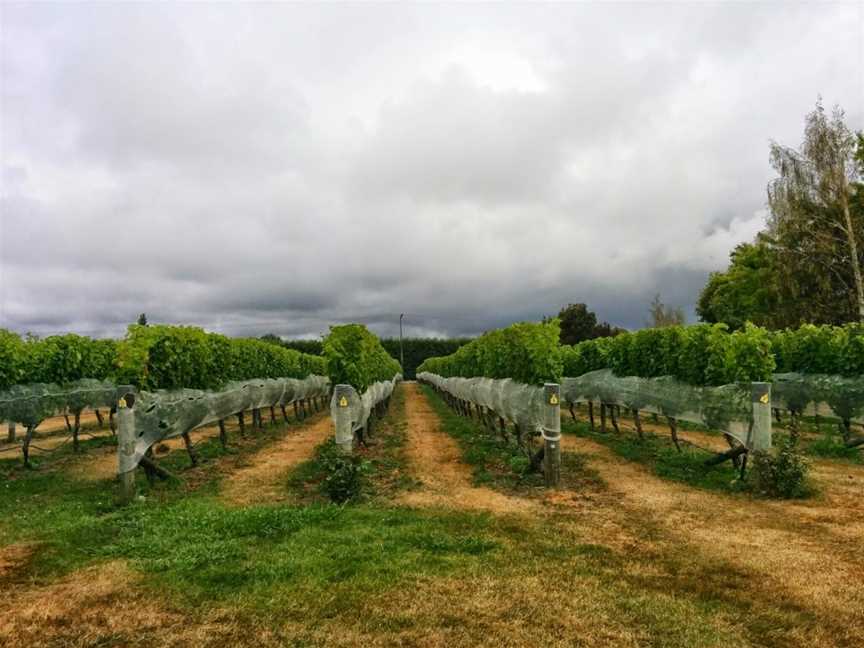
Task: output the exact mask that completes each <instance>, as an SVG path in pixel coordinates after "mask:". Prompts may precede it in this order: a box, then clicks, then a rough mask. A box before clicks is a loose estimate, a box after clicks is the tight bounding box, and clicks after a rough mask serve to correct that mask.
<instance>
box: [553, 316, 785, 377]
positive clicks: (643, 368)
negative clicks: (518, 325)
mask: <svg viewBox="0 0 864 648" xmlns="http://www.w3.org/2000/svg"><path fill="white" fill-rule="evenodd" d="M562 354H563V357H564V375H566V376H570V377H578V376H581V375H582V374H584V373H588V372H589V371H596V370H599V369H611V370H612V371H613V372H614V373H615V374H616V375H617V376H622V377H624V376H638V377H640V378H658V377H660V376H672V377H674V378H676V379H678V380H680V381H681V382H685V383H688V384H691V385H699V386H702V385H725V384H729V383H734V382H754V381H768V380H771V375H772V374H773V372H774V368H775V361H774V356H773V354H772V344H771V336H770V334H769V333H768V332H767V331H765V330H764V329H760V328H759V327H757V326H753V325H749V324H748V325H747V326H745V328H744V329H743V330H741V331H735V332H733V333H730V332H729V331H728V329H727V328H726V326H725V325H724V324H713V325H711V324H698V325H695V326H666V327H661V328H650V329H642V330H641V331H636V332H635V333H622V334H621V335H618V336H616V337H614V338H605V339H597V340H587V341H585V342H581V343H579V344H577V345H575V346H573V347H564V348H563V349H562Z"/></svg>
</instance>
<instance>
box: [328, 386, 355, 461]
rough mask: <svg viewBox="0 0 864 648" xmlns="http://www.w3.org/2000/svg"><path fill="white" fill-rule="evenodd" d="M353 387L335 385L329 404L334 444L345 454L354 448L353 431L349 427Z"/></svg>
mask: <svg viewBox="0 0 864 648" xmlns="http://www.w3.org/2000/svg"><path fill="white" fill-rule="evenodd" d="M353 397H354V389H353V387H351V385H336V388H335V389H334V390H333V400H332V404H331V405H330V415H331V416H332V417H333V424H334V425H335V427H336V445H337V446H339V449H340V450H342V452H343V453H345V454H351V452H352V450H353V449H354V431H353V430H352V429H351V407H350V404H351V399H352V398H353Z"/></svg>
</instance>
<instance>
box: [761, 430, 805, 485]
mask: <svg viewBox="0 0 864 648" xmlns="http://www.w3.org/2000/svg"><path fill="white" fill-rule="evenodd" d="M809 470H810V464H809V462H808V461H807V459H806V458H805V457H804V456H803V455H802V454H801V453H800V452H799V451H798V449H797V447H796V445H795V443H794V442H793V441H792V440H791V439H786V440H785V441H784V442H783V443H782V444H781V445H780V447H779V448H778V449H777V450H776V452H754V453H753V464H752V468H751V471H750V479H751V482H752V486H753V490H754V491H755V492H756V493H757V494H759V495H763V496H765V497H776V498H792V497H804V496H806V495H807V494H808V493H809V488H808V485H807V474H808V472H809Z"/></svg>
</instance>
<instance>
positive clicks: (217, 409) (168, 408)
mask: <svg viewBox="0 0 864 648" xmlns="http://www.w3.org/2000/svg"><path fill="white" fill-rule="evenodd" d="M329 389H330V381H329V380H328V379H327V378H324V377H322V376H309V377H308V378H302V379H298V378H278V379H261V380H246V381H243V382H233V383H229V384H228V385H226V387H225V388H224V389H220V390H219V391H201V390H197V389H178V390H171V391H161V390H160V391H154V392H141V393H139V394H136V395H135V401H134V412H135V417H134V421H135V445H134V447H129V448H128V449H125V450H124V451H122V452H120V466H119V472H121V473H124V472H127V471H129V470H133V469H134V468H135V467H136V466H137V465H138V463H139V462H140V461H141V458H142V457H143V456H144V454H145V453H146V452H147V450H148V448H150V446H152V445H153V444H154V443H158V442H159V441H163V440H165V439H171V438H174V437H178V436H180V435H182V434H185V433H187V432H191V431H192V430H194V429H196V428H199V427H201V426H203V425H208V424H212V423H215V422H217V421H219V420H221V419H224V418H227V417H229V416H231V415H232V414H238V413H240V412H245V411H246V410H251V409H261V408H265V407H275V406H283V405H288V404H290V403H293V402H296V401H300V400H304V399H308V398H317V397H323V396H326V395H327V394H328V393H329Z"/></svg>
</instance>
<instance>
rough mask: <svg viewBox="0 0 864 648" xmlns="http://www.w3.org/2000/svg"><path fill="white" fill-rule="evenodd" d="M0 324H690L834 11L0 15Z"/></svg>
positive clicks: (295, 331) (359, 9) (846, 94)
mask: <svg viewBox="0 0 864 648" xmlns="http://www.w3.org/2000/svg"><path fill="white" fill-rule="evenodd" d="M2 11H3V15H2V18H0V21H2V22H0V29H2V38H0V41H2V61H0V73H2V115H0V117H2V119H0V121H2V126H0V128H2V144H0V146H2V197H0V200H2V203H0V209H2V213H0V326H7V327H11V328H14V329H16V330H19V331H27V330H30V331H34V332H40V333H49V332H55V331H64V330H75V331H80V332H86V333H91V334H119V333H121V332H122V330H123V328H124V326H125V324H126V323H127V322H129V321H132V320H133V319H134V318H135V317H136V316H137V314H138V313H140V312H142V311H144V312H147V313H148V316H149V318H150V319H151V321H175V322H186V323H193V324H199V325H202V326H206V327H208V328H211V329H215V330H220V331H225V332H228V333H233V334H244V335H253V334H255V335H258V334H261V333H264V332H275V333H279V334H283V335H293V336H307V337H308V336H313V337H314V336H316V335H319V334H321V333H324V332H326V329H327V326H328V324H330V323H335V322H344V321H361V322H364V323H367V324H370V325H371V326H373V327H374V328H375V329H376V330H377V331H379V332H380V333H382V334H395V333H397V332H398V319H399V314H400V313H405V314H406V317H405V326H406V331H407V332H408V334H437V335H444V334H460V335H470V334H475V333H477V332H479V331H482V330H484V329H486V328H489V327H494V326H501V325H505V324H508V323H510V322H512V321H514V320H519V319H537V318H539V317H542V316H544V315H549V314H553V313H555V312H557V310H558V309H559V308H560V307H561V306H562V305H563V304H566V303H569V302H575V301H584V302H587V303H588V304H589V305H591V307H592V308H594V310H596V311H597V312H598V315H599V316H600V317H601V318H602V319H605V320H609V321H610V322H612V323H614V324H618V325H622V326H627V327H636V326H640V325H642V324H643V323H644V320H645V318H646V313H647V305H648V303H649V302H650V300H651V298H652V297H653V295H654V294H655V293H656V292H661V293H662V294H663V296H664V299H665V301H667V302H668V303H671V304H675V305H680V306H682V307H684V308H685V309H686V310H687V312H688V313H691V314H692V311H693V307H694V304H695V300H696V297H697V295H698V291H699V289H700V287H701V286H702V285H703V284H704V281H705V279H706V277H707V275H708V273H709V272H710V271H711V270H714V269H718V268H721V267H723V266H724V265H725V263H726V259H727V258H728V253H729V251H730V250H731V249H732V247H734V246H735V245H736V244H737V243H739V242H741V241H745V240H749V239H751V238H752V237H753V236H754V235H755V233H756V232H757V231H758V230H759V229H760V227H762V225H763V223H764V218H765V213H764V206H765V205H764V203H765V185H766V183H767V181H768V180H769V179H770V177H771V171H770V168H769V166H768V164H767V153H768V150H767V144H768V140H769V139H771V138H773V139H776V140H779V141H782V142H786V143H790V144H796V143H797V142H798V141H799V139H800V136H801V130H802V122H803V116H804V114H805V113H806V112H807V111H808V110H809V109H811V107H812V105H813V103H814V101H815V99H816V96H817V94H819V93H821V94H822V95H823V96H824V97H825V100H826V102H827V103H833V102H835V101H836V102H839V103H841V104H843V105H844V106H845V107H846V109H847V112H848V117H849V122H850V124H851V125H852V126H853V127H860V126H861V125H862V112H861V111H862V105H861V102H862V81H861V79H862V70H861V67H860V65H861V64H860V54H859V51H860V50H859V48H860V47H861V36H860V33H861V28H862V26H861V23H860V17H859V15H858V12H857V11H856V9H855V7H853V6H846V5H840V4H831V5H826V4H822V5H818V6H816V5H812V6H809V5H804V6H802V5H797V6H794V7H790V6H781V5H749V4H748V5H743V4H741V5H738V4H736V5H709V4H698V5H697V4H691V5H686V6H685V5H668V4H663V5H636V6H634V5H626V6H624V5H621V6H608V5H594V4H591V5H589V4H578V5H573V6H562V5H556V6H520V7H514V6H508V7H507V8H506V9H505V8H502V7H484V6H409V7H402V6H395V5H391V6H367V5H363V6H360V5H354V6H336V5H317V6H299V5H266V6H264V5H261V6H254V7H251V6H240V5H227V6H226V5H218V6H217V5H207V6H204V5H152V4H151V5H119V4H116V5H105V4H87V5H81V4H76V5H65V6H63V5H61V6H58V5H50V6H49V5H12V4H6V5H3V10H2Z"/></svg>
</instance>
